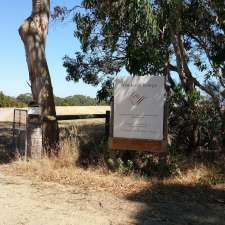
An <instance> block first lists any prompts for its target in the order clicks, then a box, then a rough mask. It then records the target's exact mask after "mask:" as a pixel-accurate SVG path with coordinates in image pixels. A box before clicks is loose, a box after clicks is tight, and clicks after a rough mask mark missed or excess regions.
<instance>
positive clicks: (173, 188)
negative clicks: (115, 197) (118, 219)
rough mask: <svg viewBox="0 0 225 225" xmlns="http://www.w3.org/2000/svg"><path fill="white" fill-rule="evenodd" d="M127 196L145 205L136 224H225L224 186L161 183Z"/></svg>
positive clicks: (137, 215) (135, 216)
mask: <svg viewBox="0 0 225 225" xmlns="http://www.w3.org/2000/svg"><path fill="white" fill-rule="evenodd" d="M127 198H128V199H129V200H131V201H135V202H140V203H143V204H144V207H143V208H142V210H140V211H139V212H138V213H137V214H136V215H134V218H135V219H136V221H137V223H136V224H137V225H225V185H223V187H221V188H213V187H209V186H204V185H182V184H163V183H158V184H155V185H153V186H152V187H150V188H149V189H145V190H142V191H141V192H139V193H135V194H131V195H129V196H128V197H127Z"/></svg>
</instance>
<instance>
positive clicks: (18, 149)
mask: <svg viewBox="0 0 225 225" xmlns="http://www.w3.org/2000/svg"><path fill="white" fill-rule="evenodd" d="M27 117H28V112H27V110H26V109H14V114H13V147H14V150H15V153H17V154H18V153H19V155H20V156H24V157H25V159H26V158H27V138H26V136H27ZM21 142H22V143H21Z"/></svg>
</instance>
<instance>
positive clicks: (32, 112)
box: [28, 107, 41, 115]
mask: <svg viewBox="0 0 225 225" xmlns="http://www.w3.org/2000/svg"><path fill="white" fill-rule="evenodd" d="M28 115H41V108H40V107H29V108H28Z"/></svg>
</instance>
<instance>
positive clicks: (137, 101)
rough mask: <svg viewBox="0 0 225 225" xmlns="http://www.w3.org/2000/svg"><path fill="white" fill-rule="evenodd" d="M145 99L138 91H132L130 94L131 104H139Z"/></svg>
mask: <svg viewBox="0 0 225 225" xmlns="http://www.w3.org/2000/svg"><path fill="white" fill-rule="evenodd" d="M144 99H145V97H144V96H141V95H139V94H138V93H136V92H134V93H132V94H131V96H130V102H131V104H132V105H139V104H140V103H141V102H143V100H144Z"/></svg>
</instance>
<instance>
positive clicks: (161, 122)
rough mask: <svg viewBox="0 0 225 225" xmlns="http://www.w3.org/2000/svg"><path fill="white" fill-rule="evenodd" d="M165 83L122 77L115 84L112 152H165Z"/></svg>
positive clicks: (154, 79)
mask: <svg viewBox="0 0 225 225" xmlns="http://www.w3.org/2000/svg"><path fill="white" fill-rule="evenodd" d="M165 96H166V91H165V79H164V77H160V76H140V77H138V76H135V77H131V76H127V77H118V78H116V79H115V83H114V104H113V109H112V115H113V121H112V124H113V132H112V133H113V135H112V137H111V138H110V147H111V148H112V149H121V150H122V149H124V150H142V151H149V152H157V153H161V152H165V151H166V145H167V132H166V131H165V129H167V126H165V125H166V123H167V116H166V111H165V109H166V107H165V101H166V97H165Z"/></svg>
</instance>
